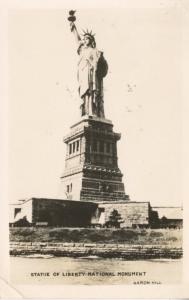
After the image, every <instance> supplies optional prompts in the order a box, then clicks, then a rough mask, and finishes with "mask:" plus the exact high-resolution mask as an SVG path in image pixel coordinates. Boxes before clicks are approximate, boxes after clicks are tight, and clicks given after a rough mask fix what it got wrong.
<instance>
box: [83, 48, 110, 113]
mask: <svg viewBox="0 0 189 300" xmlns="http://www.w3.org/2000/svg"><path fill="white" fill-rule="evenodd" d="M78 54H79V63H78V82H79V95H80V97H81V98H82V99H83V101H84V103H83V113H82V114H90V113H91V114H92V115H96V116H98V117H104V106H103V77H105V76H106V74H107V71H108V65H107V62H106V60H105V59H104V57H103V53H102V52H101V51H99V50H97V49H96V48H92V47H85V46H84V45H82V43H81V44H80V46H79V49H78ZM87 107H88V108H87ZM89 107H90V108H89Z"/></svg>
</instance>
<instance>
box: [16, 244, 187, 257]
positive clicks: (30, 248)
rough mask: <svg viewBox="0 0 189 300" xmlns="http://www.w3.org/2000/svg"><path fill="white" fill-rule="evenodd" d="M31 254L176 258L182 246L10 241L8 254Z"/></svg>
mask: <svg viewBox="0 0 189 300" xmlns="http://www.w3.org/2000/svg"><path fill="white" fill-rule="evenodd" d="M32 254H41V255H46V254H51V255H54V256H67V257H82V256H86V257H87V256H91V255H95V256H98V257H103V258H124V259H128V260H136V259H158V258H159V259H160V258H167V259H168V258H171V259H178V258H181V257H182V248H181V247H170V246H168V245H128V244H102V243H48V242H43V243H42V242H10V255H13V256H24V255H32Z"/></svg>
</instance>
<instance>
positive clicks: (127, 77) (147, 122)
mask: <svg viewBox="0 0 189 300" xmlns="http://www.w3.org/2000/svg"><path fill="white" fill-rule="evenodd" d="M69 9H70V8H68V9H67V10H65V9H61V8H60V9H53V8H51V9H44V8H43V9H29V10H24V9H22V10H19V9H17V10H14V9H13V10H11V11H10V12H9V16H8V21H9V23H8V64H9V68H8V75H9V78H8V84H9V89H8V91H9V103H8V109H9V110H8V126H9V128H8V140H9V145H8V150H7V151H8V158H9V168H8V171H9V174H8V175H9V176H8V178H9V201H10V202H15V201H16V200H18V199H25V198H29V197H49V198H50V197H53V198H64V195H61V192H60V191H61V188H60V185H61V183H60V176H61V174H62V172H63V169H64V160H65V150H66V146H65V144H64V143H63V137H64V136H65V135H66V134H67V133H68V132H69V127H70V126H72V125H73V124H74V123H75V122H77V121H78V120H79V119H80V112H79V106H80V99H79V96H78V92H77V89H78V83H77V76H76V73H77V62H78V55H77V45H76V43H75V40H74V36H73V34H72V33H71V32H70V28H69V23H68V21H67V17H68V11H69ZM76 17H77V20H76V26H77V28H78V30H79V31H81V30H82V29H86V28H88V29H90V30H91V29H92V31H93V32H94V33H95V34H96V35H95V38H96V43H97V48H98V49H99V50H101V51H103V52H104V57H105V58H106V60H107V62H108V65H109V72H108V74H107V76H106V78H105V79H104V103H105V115H106V118H107V119H110V120H112V122H113V124H114V130H115V131H116V132H120V133H121V136H122V137H121V140H120V141H119V142H118V164H119V168H120V169H121V171H122V173H123V174H124V177H123V181H124V184H125V190H126V193H127V194H128V195H130V199H131V200H133V201H150V203H151V204H152V205H153V206H180V205H182V192H181V188H182V186H181V179H182V176H181V174H182V167H181V166H182V165H181V151H182V149H181V144H182V140H181V137H182V135H181V131H182V122H181V117H182V82H181V80H182V65H181V45H182V35H181V29H182V28H181V26H182V23H181V21H182V20H181V11H180V9H179V7H177V6H165V5H163V2H162V6H161V5H160V6H159V7H156V8H154V7H143V8H141V7H137V8H132V7H128V8H127V9H119V8H114V9H77V12H76Z"/></svg>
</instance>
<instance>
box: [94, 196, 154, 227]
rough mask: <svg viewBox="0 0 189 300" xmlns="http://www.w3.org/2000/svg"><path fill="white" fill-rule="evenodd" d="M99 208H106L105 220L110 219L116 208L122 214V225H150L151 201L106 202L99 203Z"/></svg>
mask: <svg viewBox="0 0 189 300" xmlns="http://www.w3.org/2000/svg"><path fill="white" fill-rule="evenodd" d="M98 207H99V209H104V212H102V213H103V214H104V222H107V221H108V220H109V216H110V214H111V212H112V211H113V210H114V209H115V210H117V211H118V213H119V214H120V215H121V218H122V219H123V221H124V222H123V223H121V227H133V226H135V225H136V226H140V225H143V226H148V225H149V218H150V204H149V202H131V201H122V202H115V201H114V202H104V203H99V205H98Z"/></svg>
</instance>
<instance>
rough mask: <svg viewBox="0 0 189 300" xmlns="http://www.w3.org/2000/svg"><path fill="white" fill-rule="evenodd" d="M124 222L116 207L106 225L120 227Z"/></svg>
mask: <svg viewBox="0 0 189 300" xmlns="http://www.w3.org/2000/svg"><path fill="white" fill-rule="evenodd" d="M121 223H123V220H122V218H121V215H120V214H119V213H118V211H117V210H116V209H114V210H113V211H112V212H111V213H110V216H109V220H108V221H107V222H106V226H108V227H115V228H120V224H121Z"/></svg>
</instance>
